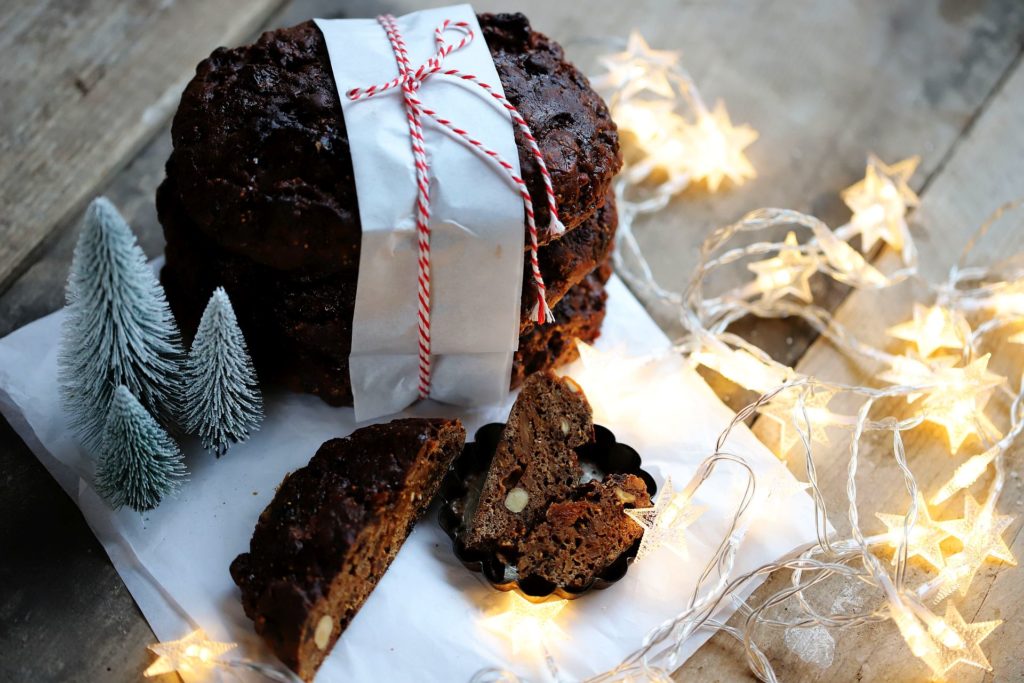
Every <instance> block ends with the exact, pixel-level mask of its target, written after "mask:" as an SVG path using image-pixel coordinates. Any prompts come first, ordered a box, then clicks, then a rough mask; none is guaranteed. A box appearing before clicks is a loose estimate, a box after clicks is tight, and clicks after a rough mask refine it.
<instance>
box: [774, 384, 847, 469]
mask: <svg viewBox="0 0 1024 683" xmlns="http://www.w3.org/2000/svg"><path fill="white" fill-rule="evenodd" d="M834 395H835V392H833V391H829V390H826V389H820V388H819V389H816V390H814V391H806V392H804V393H803V394H802V398H803V401H802V405H801V401H800V396H797V395H794V392H792V391H789V392H785V393H781V394H779V395H778V396H776V397H775V398H773V399H772V400H771V401H770V402H769V403H768V404H767V405H765V406H763V407H762V408H761V409H760V411H759V412H760V413H761V414H762V415H765V416H767V417H770V418H772V419H773V420H775V421H776V422H778V423H779V448H780V449H781V450H780V453H782V454H785V453H788V452H789V449H791V448H792V447H793V446H794V445H796V444H797V443H800V441H801V439H800V434H801V432H807V430H808V427H810V439H811V441H817V442H818V443H828V434H827V433H826V432H825V427H826V426H828V425H830V424H835V423H836V422H837V418H838V417H839V416H838V415H836V414H835V413H833V412H832V411H831V410H829V409H828V408H827V407H826V406H827V405H828V402H829V401H831V400H832V396H834ZM804 413H806V414H807V419H806V420H805V419H804Z"/></svg>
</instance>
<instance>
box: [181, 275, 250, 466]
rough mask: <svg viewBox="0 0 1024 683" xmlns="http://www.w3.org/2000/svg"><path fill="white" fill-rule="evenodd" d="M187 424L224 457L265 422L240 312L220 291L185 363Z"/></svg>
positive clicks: (212, 297)
mask: <svg viewBox="0 0 1024 683" xmlns="http://www.w3.org/2000/svg"><path fill="white" fill-rule="evenodd" d="M185 377H186V384H185V406H186V408H185V425H186V428H187V429H188V431H189V432H190V433H194V434H199V436H200V438H201V439H202V441H203V447H204V448H206V449H208V450H212V451H213V452H214V453H215V454H216V456H217V457H218V458H219V457H220V456H221V455H223V454H224V453H226V452H227V450H228V448H229V447H230V446H231V444H232V443H237V442H240V441H245V440H246V439H247V438H248V437H249V434H250V432H253V431H255V430H256V429H259V426H260V423H261V422H262V421H263V399H262V397H261V395H260V388H259V383H258V382H257V379H256V371H255V370H254V369H253V365H252V359H250V357H249V352H248V351H247V350H246V346H245V338H244V337H243V336H242V331H241V330H240V329H239V328H238V320H237V319H236V318H235V311H234V309H233V308H232V307H231V301H230V300H229V299H228V295H227V293H226V292H225V291H224V288H223V287H218V288H217V289H216V291H214V293H213V296H211V297H210V302H209V303H208V304H207V305H206V310H205V311H203V318H202V320H200V322H199V329H198V330H197V331H196V336H195V339H194V340H193V341H192V349H191V351H190V352H189V355H188V360H187V361H186V371H185Z"/></svg>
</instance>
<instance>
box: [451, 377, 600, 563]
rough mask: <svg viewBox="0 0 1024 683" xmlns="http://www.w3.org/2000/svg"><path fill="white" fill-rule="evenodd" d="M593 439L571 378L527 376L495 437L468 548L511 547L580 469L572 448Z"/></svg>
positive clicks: (582, 400) (570, 487) (584, 403)
mask: <svg viewBox="0 0 1024 683" xmlns="http://www.w3.org/2000/svg"><path fill="white" fill-rule="evenodd" d="M593 439H594V424H593V422H592V420H591V413H590V406H589V405H588V404H587V401H586V399H585V398H583V392H582V389H580V387H579V385H577V384H576V383H575V382H573V381H572V380H571V379H567V378H560V377H558V376H557V375H555V374H554V373H552V372H540V373H537V374H535V375H531V376H530V377H529V378H527V380H526V382H524V383H523V390H522V393H520V395H519V398H518V399H517V400H516V402H515V405H514V406H513V407H512V412H511V414H509V416H508V422H507V423H506V425H505V430H504V432H503V433H502V435H501V441H499V442H498V448H497V450H496V451H495V453H494V458H493V460H492V461H491V467H490V470H489V471H488V473H487V478H486V479H485V480H484V484H483V488H482V489H481V491H480V500H479V503H478V504H477V507H476V510H475V512H474V514H473V518H472V520H471V522H470V525H469V528H468V530H467V534H466V538H465V543H466V545H467V546H468V547H470V548H474V547H475V548H486V549H488V550H498V551H499V552H502V553H507V554H511V553H514V552H515V549H516V547H517V544H518V542H519V539H520V538H522V536H523V535H524V534H525V533H526V532H527V531H528V530H529V529H531V528H532V527H533V526H534V525H535V524H536V523H537V522H538V521H539V520H540V519H542V518H543V516H544V513H545V511H546V510H547V508H548V506H549V505H551V503H552V502H553V501H557V500H563V499H565V498H567V497H568V496H569V493H570V492H571V491H572V490H573V488H575V486H576V485H577V484H578V483H579V480H580V477H581V476H582V474H583V472H582V470H581V469H580V464H579V461H578V459H577V456H576V452H575V450H573V449H575V448H576V447H577V446H582V445H583V444H585V443H588V442H590V441H592V440H593Z"/></svg>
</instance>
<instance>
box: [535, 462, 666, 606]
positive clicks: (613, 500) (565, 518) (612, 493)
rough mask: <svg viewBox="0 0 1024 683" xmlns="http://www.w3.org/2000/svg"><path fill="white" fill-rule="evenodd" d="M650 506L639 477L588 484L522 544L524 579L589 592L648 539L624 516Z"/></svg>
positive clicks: (615, 477) (614, 476)
mask: <svg viewBox="0 0 1024 683" xmlns="http://www.w3.org/2000/svg"><path fill="white" fill-rule="evenodd" d="M650 504H651V497H650V495H649V494H648V493H647V485H646V484H645V483H644V481H643V479H641V478H640V477H638V476H636V475H633V474H609V475H607V476H606V477H605V478H604V480H592V481H589V482H587V483H586V484H582V485H581V486H580V487H579V488H578V489H576V490H575V491H574V492H573V497H572V498H571V499H569V500H565V501H559V502H555V503H552V504H551V506H550V507H548V509H547V513H546V514H545V516H544V520H543V521H541V522H540V523H538V524H537V525H536V526H535V527H534V528H533V530H532V531H530V533H529V534H528V535H527V536H526V538H524V539H523V540H522V542H521V543H520V548H519V549H520V556H519V562H518V563H517V566H516V568H517V570H518V572H519V577H520V579H523V578H526V577H539V578H542V579H544V580H546V581H550V582H552V583H554V584H555V585H558V586H562V587H569V588H577V589H578V588H584V587H586V586H588V585H589V584H590V583H591V582H592V581H593V580H594V579H595V578H596V577H597V575H598V574H600V573H601V572H602V571H604V569H605V568H607V567H608V566H609V565H611V564H612V563H613V562H615V560H617V559H618V558H619V556H620V555H622V553H624V552H626V551H627V550H628V549H629V547H630V546H631V545H633V543H635V542H636V540H637V539H639V538H640V536H641V534H642V531H643V530H642V529H641V528H640V526H639V525H637V524H636V523H635V522H633V520H631V519H630V518H629V517H627V516H626V514H625V513H624V510H625V509H626V508H635V507H649V506H650Z"/></svg>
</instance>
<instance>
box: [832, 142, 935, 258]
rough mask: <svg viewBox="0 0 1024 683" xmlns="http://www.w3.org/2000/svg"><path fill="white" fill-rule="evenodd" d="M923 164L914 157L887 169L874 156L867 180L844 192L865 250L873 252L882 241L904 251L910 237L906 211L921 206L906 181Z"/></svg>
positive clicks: (870, 161)
mask: <svg viewBox="0 0 1024 683" xmlns="http://www.w3.org/2000/svg"><path fill="white" fill-rule="evenodd" d="M920 161H921V159H920V158H919V157H916V156H914V157H910V158H909V159H904V160H903V161H900V162H898V163H895V164H893V165H892V166H887V165H886V164H885V163H883V162H882V161H881V160H880V159H879V158H878V157H876V156H875V155H873V154H872V155H870V156H869V157H868V166H867V169H866V172H865V175H864V179H863V180H861V181H860V182H858V183H855V184H853V185H851V186H850V187H848V188H846V189H845V190H843V192H842V198H843V201H844V202H846V205H847V206H848V207H850V210H851V211H853V218H851V219H850V225H851V226H853V228H854V229H855V230H856V232H857V233H859V234H860V236H861V250H862V251H864V252H867V251H870V250H871V248H872V247H873V246H874V245H875V243H876V242H877V241H878V240H879V239H881V240H882V241H884V242H886V243H887V244H888V245H889V246H891V247H892V248H893V249H897V250H899V249H902V248H903V245H904V243H905V242H906V241H907V237H908V231H907V222H906V218H905V216H906V213H907V209H908V208H909V207H914V206H917V203H918V200H917V195H916V194H914V191H913V190H911V189H910V187H909V186H908V185H907V181H908V180H910V176H912V175H913V174H914V170H915V169H916V168H917V165H918V163H920Z"/></svg>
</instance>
